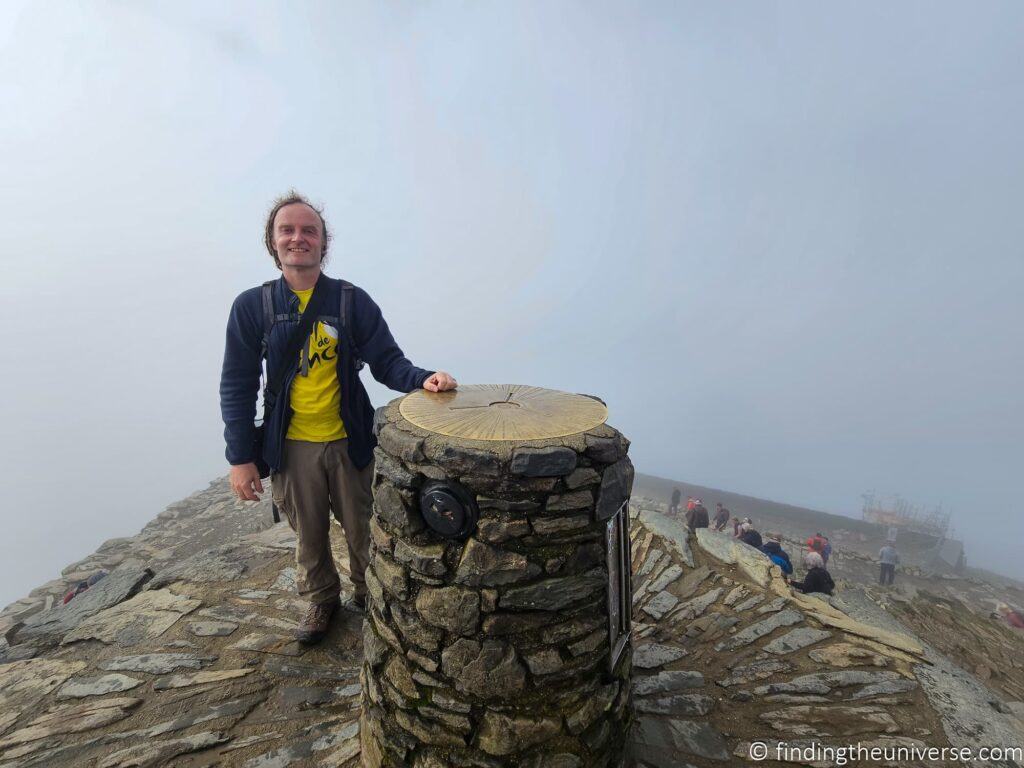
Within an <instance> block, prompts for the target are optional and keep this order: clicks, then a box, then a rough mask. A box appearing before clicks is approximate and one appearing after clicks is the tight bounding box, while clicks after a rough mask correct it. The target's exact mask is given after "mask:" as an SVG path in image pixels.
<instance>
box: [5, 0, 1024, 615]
mask: <svg viewBox="0 0 1024 768" xmlns="http://www.w3.org/2000/svg"><path fill="white" fill-rule="evenodd" d="M214 6H216V7H214ZM1022 39H1024V5H1022V4H1021V3H1019V2H1006V3H998V2H984V3H958V4H951V3H937V2H921V3H914V2H901V3H895V4H894V3H888V2H886V3H863V2H857V3H848V4H842V3H836V2H830V3H816V2H803V3H717V2H704V3H682V2H667V3H654V2H645V3H618V4H611V3H597V2H591V1H590V0H587V2H579V3H570V2H546V1H545V2H537V3H508V2H465V3H456V2H449V3H431V2H423V3H381V2H368V3H365V4H353V3H348V4H340V3H322V4H312V3H296V2H288V3H279V4H275V3H270V2H264V3H251V2H243V3H238V4H235V5H231V4H229V3H217V4H212V3H192V4H189V3H181V2H175V3H171V2H164V3H144V2H131V3H121V2H110V3H103V2H95V3H91V4H89V3H67V4H57V5H54V4H45V3H19V2H13V3H12V2H6V3H3V4H2V5H0V100H2V102H0V110H2V114H3V118H2V119H0V169H2V170H0V225H2V232H3V239H4V243H5V246H4V248H3V254H4V270H3V275H4V277H3V280H2V281H0V350H2V355H3V359H4V364H3V367H2V371H3V375H2V376H0V418H2V423H3V435H4V439H3V442H2V447H0V461H2V466H3V477H4V483H3V489H4V493H3V495H2V497H0V498H2V501H0V516H2V521H3V526H2V537H0V563H2V576H3V578H2V580H0V605H2V604H6V603H7V602H9V601H11V600H14V599H15V598H17V597H20V596H22V595H24V594H26V593H27V592H28V590H29V589H31V588H32V587H35V586H37V585H39V584H41V583H43V582H44V581H46V580H48V579H51V578H53V577H55V576H56V575H58V573H59V571H60V569H61V568H62V567H63V566H65V565H67V564H69V563H71V562H72V561H73V560H76V559H78V558H80V557H83V556H85V555H86V554H88V553H89V552H91V551H92V550H93V549H94V548H95V547H96V546H97V545H98V544H99V543H100V542H102V541H103V540H104V539H107V538H110V537H113V536H126V535H132V534H134V533H136V532H137V531H138V530H139V529H140V528H141V527H142V526H143V525H144V524H145V523H146V522H147V521H149V520H150V519H152V518H153V517H154V516H155V515H156V514H157V513H158V512H159V511H160V510H161V509H162V508H163V507H164V506H165V505H166V504H168V503H170V502H172V501H174V500H176V499H179V498H181V497H183V496H185V495H187V494H189V493H191V492H193V491H195V490H197V489H199V488H201V487H204V486H205V485H206V483H207V482H208V481H209V480H211V479H213V478H215V477H217V476H219V475H222V474H224V473H225V472H226V469H227V467H226V464H225V461H224V458H223V442H222V438H221V429H222V425H221V423H220V417H219V410H218V401H217V385H218V378H219V374H220V364H221V355H222V351H223V337H224V325H225V321H226V318H227V312H228V308H229V306H230V303H231V301H232V299H233V298H234V297H235V296H236V295H237V294H238V293H239V292H241V291H242V290H244V289H246V288H248V287H250V286H253V285H256V284H258V283H260V282H262V281H263V280H266V279H269V278H273V277H275V276H276V275H277V274H278V273H277V272H276V270H275V269H274V267H273V264H272V262H271V260H270V258H269V256H268V255H267V254H266V252H265V251H264V250H263V248H262V244H261V230H262V225H263V216H264V213H265V211H266V209H267V207H268V204H269V203H270V201H271V199H272V198H273V197H274V196H276V195H277V194H279V193H281V192H282V191H284V190H286V189H287V188H289V187H291V186H294V187H296V188H297V189H299V190H301V191H302V192H304V193H306V194H308V195H310V196H312V197H313V198H315V199H317V200H319V201H322V202H323V203H324V204H325V205H326V209H327V215H328V218H329V221H330V223H331V224H332V226H333V228H334V231H335V236H336V240H335V245H334V255H333V258H332V260H331V263H330V266H329V268H328V273H329V274H331V275H332V276H344V277H346V278H347V279H349V280H351V281H353V282H355V283H356V284H358V285H361V286H363V287H365V288H366V289H367V290H369V291H370V293H371V294H372V295H373V296H374V297H375V298H376V299H377V301H378V303H379V304H380V305H381V306H382V308H383V309H384V313H385V317H386V318H387V319H388V321H389V322H390V324H391V328H392V330H393V332H394V334H395V336H396V337H397V339H398V340H399V343H400V344H401V345H402V346H403V348H404V349H405V350H406V352H407V354H408V355H409V357H410V358H411V359H412V360H413V361H414V362H416V363H417V364H419V365H422V366H424V367H428V368H444V369H447V370H449V371H451V372H452V373H454V374H455V375H456V376H457V377H458V378H459V380H460V381H461V382H464V383H505V382H509V383H524V384H532V385H539V386H547V387H552V388H556V389H563V390H568V391H573V392H589V393H594V394H598V395H600V396H601V397H602V398H604V399H605V400H606V401H607V402H608V405H609V409H610V412H611V417H610V421H611V423H612V424H614V425H615V426H616V427H618V428H619V429H621V430H622V431H623V432H625V433H626V434H627V435H628V436H629V437H630V438H631V439H632V440H633V447H632V451H631V454H632V456H633V460H634V462H635V463H636V465H637V467H638V468H639V469H640V470H641V471H643V472H647V473H651V474H656V475H661V476H666V477H673V478H678V479H681V480H686V481H689V482H693V483H699V484H702V485H707V486H713V487H719V488H723V489H727V490H731V491H737V492H741V493H747V494H751V495H756V496H762V497H767V498H771V499H775V500H780V501H787V502H791V503H794V504H801V505H808V506H812V507H816V508H821V509H825V510H829V511H832V512H840V513H845V514H853V515H859V509H860V503H861V501H860V494H861V493H863V492H865V491H868V490H871V489H875V490H877V491H879V492H901V493H903V494H904V495H905V496H906V497H908V498H910V499H912V500H914V501H917V502H920V503H922V504H938V503H944V504H946V505H947V506H948V507H950V508H952V509H953V510H954V515H955V518H954V523H955V525H956V526H957V529H958V531H959V532H960V533H961V534H962V535H963V536H964V537H965V539H966V541H967V545H968V559H969V562H970V563H972V564H975V565H986V566H989V567H994V568H997V569H1000V570H1004V571H1007V572H1010V573H1015V574H1017V575H1024V562H1022V560H1021V558H1020V542H1021V541H1022V540H1024V515H1022V514H1021V512H1022V511H1024V510H1022V505H1021V502H1020V493H1019V476H1020V472H1021V468H1022V467H1024V448H1022V445H1024V407H1022V406H1024V403H1022V399H1024V396H1022V392H1024V359H1022V349H1024V330H1022V329H1024V324H1022V319H1024V318H1022V314H1024V311H1022V308H1021V306H1022V304H1021V299H1020V294H1021V286H1022V283H1024V246H1022V243H1024V215H1022V213H1021V210H1022V201H1024V144H1022V142H1021V137H1022V136H1024V66H1022V64H1021V40H1022ZM364 376H365V377H366V378H367V379H369V381H370V383H371V384H372V386H371V387H370V390H371V396H372V397H373V398H374V400H375V403H376V404H377V405H380V404H383V403H384V402H386V401H387V400H388V399H389V398H390V397H392V396H396V395H393V394H389V393H388V392H386V391H385V390H383V389H382V388H380V387H379V386H377V385H376V383H375V382H372V379H370V378H369V376H368V375H367V374H364Z"/></svg>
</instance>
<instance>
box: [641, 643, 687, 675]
mask: <svg viewBox="0 0 1024 768" xmlns="http://www.w3.org/2000/svg"><path fill="white" fill-rule="evenodd" d="M686 655H687V652H686V649H685V648H679V647H677V646H674V645H662V644H660V643H645V644H644V645H638V646H637V647H636V650H635V651H634V652H633V666H634V667H638V668H640V669H655V668H657V667H661V666H664V665H665V664H671V663H672V662H673V661H678V660H679V659H681V658H683V657H684V656H686Z"/></svg>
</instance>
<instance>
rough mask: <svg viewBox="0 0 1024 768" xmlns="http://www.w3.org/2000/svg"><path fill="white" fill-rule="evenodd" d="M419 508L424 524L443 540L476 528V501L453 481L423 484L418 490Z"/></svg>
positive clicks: (468, 532)
mask: <svg viewBox="0 0 1024 768" xmlns="http://www.w3.org/2000/svg"><path fill="white" fill-rule="evenodd" d="M420 511H421V512H422V513H423V520H424V522H425V523H426V524H427V527H429V528H430V529H431V530H432V531H434V532H435V533H436V534H438V535H439V536H442V537H444V538H446V539H461V538H463V537H465V536H468V535H469V534H471V533H472V532H473V531H475V530H476V521H477V518H478V512H477V508H476V502H475V501H474V500H473V497H472V495H471V494H470V493H469V492H468V491H467V490H466V489H465V488H463V487H462V486H460V485H458V484H457V483H453V482H450V481H443V480H439V481H436V482H433V483H427V485H425V486H424V487H423V490H422V491H421V492H420Z"/></svg>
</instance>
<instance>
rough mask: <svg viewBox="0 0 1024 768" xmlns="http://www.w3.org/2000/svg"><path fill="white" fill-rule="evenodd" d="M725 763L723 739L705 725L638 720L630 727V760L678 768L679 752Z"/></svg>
mask: <svg viewBox="0 0 1024 768" xmlns="http://www.w3.org/2000/svg"><path fill="white" fill-rule="evenodd" d="M681 752H682V753H686V754H690V755H697V756H699V757H704V758H707V759H708V760H716V761H722V762H727V761H728V760H729V750H728V749H727V747H726V743H725V739H724V738H722V735H721V734H720V733H718V731H716V730H715V729H714V728H712V727H711V726H710V725H709V724H708V723H704V722H695V721H693V720H677V719H662V718H657V717H640V718H638V720H637V723H636V725H635V726H634V727H633V742H632V754H633V758H634V759H635V760H637V761H638V762H641V763H646V764H647V765H649V766H651V767H652V768H678V766H679V765H680V763H681V762H682V761H681V760H680V753H681Z"/></svg>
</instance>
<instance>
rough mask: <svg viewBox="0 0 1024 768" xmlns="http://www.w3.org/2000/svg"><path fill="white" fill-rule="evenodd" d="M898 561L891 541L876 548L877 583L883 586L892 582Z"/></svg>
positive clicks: (897, 555) (898, 558)
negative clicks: (878, 548)
mask: <svg viewBox="0 0 1024 768" xmlns="http://www.w3.org/2000/svg"><path fill="white" fill-rule="evenodd" d="M899 562H900V555H899V553H898V552H897V551H896V547H894V546H893V545H892V543H891V542H886V544H885V546H884V547H882V548H881V549H880V550H878V583H879V584H881V585H883V586H885V585H886V584H892V583H893V581H894V580H895V579H896V566H897V565H898V564H899Z"/></svg>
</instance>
